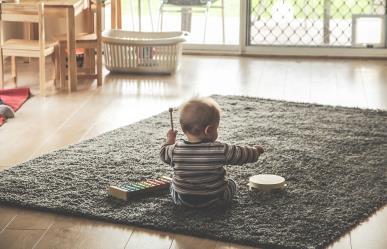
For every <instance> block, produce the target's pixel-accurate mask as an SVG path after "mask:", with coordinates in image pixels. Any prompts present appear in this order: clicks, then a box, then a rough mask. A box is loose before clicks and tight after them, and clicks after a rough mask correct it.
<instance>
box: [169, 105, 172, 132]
mask: <svg viewBox="0 0 387 249" xmlns="http://www.w3.org/2000/svg"><path fill="white" fill-rule="evenodd" d="M172 112H173V108H169V117H170V118H171V128H172V130H173V118H172Z"/></svg>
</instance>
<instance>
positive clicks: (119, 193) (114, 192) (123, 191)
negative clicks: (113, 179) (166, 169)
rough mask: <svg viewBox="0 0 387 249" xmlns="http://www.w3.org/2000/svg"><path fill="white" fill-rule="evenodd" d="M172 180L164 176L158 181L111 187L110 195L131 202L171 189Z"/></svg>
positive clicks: (152, 180) (151, 180)
mask: <svg viewBox="0 0 387 249" xmlns="http://www.w3.org/2000/svg"><path fill="white" fill-rule="evenodd" d="M171 181H172V178H170V177H167V176H162V177H160V178H158V179H150V180H144V181H140V182H131V183H126V184H122V185H120V186H113V185H111V186H109V188H108V194H109V195H110V196H113V197H115V198H118V199H121V200H125V201H127V200H129V198H131V197H133V196H137V195H139V194H143V193H149V192H153V191H157V190H161V189H167V188H169V185H170V184H171Z"/></svg>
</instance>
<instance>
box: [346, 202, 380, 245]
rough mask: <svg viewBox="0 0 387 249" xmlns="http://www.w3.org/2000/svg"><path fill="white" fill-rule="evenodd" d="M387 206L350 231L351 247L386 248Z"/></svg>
mask: <svg viewBox="0 0 387 249" xmlns="http://www.w3.org/2000/svg"><path fill="white" fill-rule="evenodd" d="M386 231H387V206H385V207H384V208H383V209H382V210H379V211H378V212H377V213H375V214H374V215H373V216H371V217H370V218H369V219H368V220H367V221H366V222H364V223H362V224H360V225H359V226H357V227H356V228H355V229H353V230H352V231H351V243H352V249H363V248H367V249H384V248H387V239H386Z"/></svg>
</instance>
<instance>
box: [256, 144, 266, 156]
mask: <svg viewBox="0 0 387 249" xmlns="http://www.w3.org/2000/svg"><path fill="white" fill-rule="evenodd" d="M255 149H257V151H258V154H262V153H263V152H265V150H264V149H263V147H262V146H261V145H255Z"/></svg>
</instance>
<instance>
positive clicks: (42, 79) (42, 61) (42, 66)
mask: <svg viewBox="0 0 387 249" xmlns="http://www.w3.org/2000/svg"><path fill="white" fill-rule="evenodd" d="M39 88H40V95H41V96H46V57H45V56H40V57H39Z"/></svg>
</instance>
